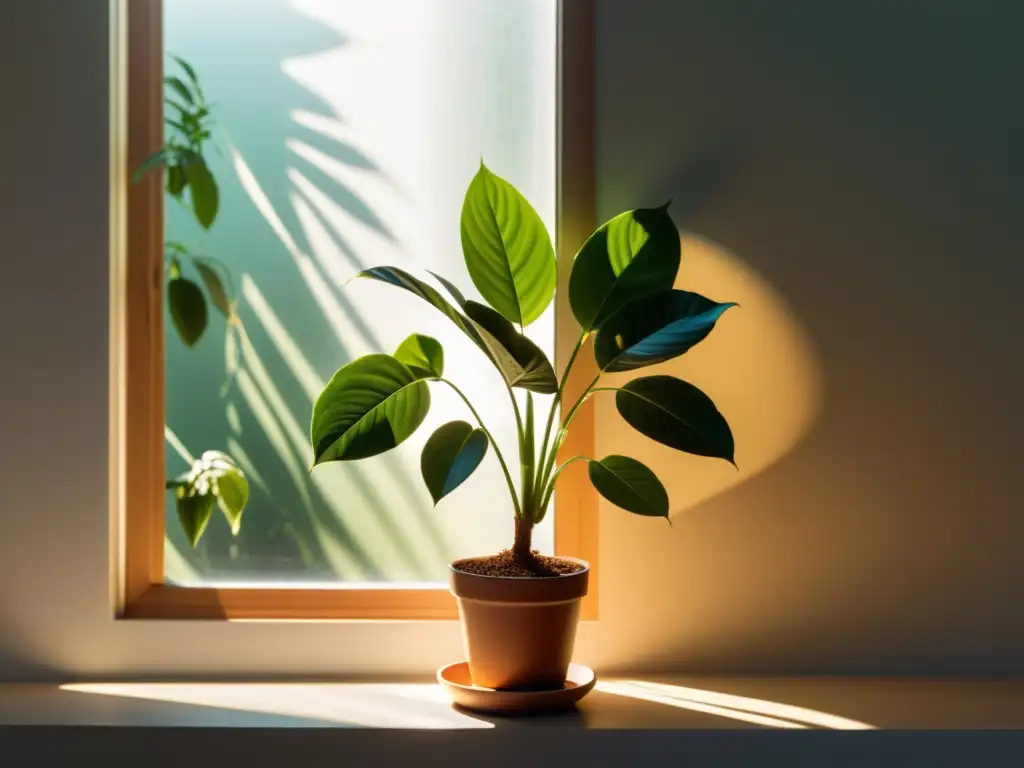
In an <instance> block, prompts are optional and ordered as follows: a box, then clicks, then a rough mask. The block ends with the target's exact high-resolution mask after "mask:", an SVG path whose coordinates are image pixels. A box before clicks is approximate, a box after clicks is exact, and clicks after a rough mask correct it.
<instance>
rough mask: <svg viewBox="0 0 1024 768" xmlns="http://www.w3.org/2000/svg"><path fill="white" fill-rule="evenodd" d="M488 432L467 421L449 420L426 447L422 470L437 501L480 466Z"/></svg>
mask: <svg viewBox="0 0 1024 768" xmlns="http://www.w3.org/2000/svg"><path fill="white" fill-rule="evenodd" d="M488 442H489V441H488V439H487V434H486V433H485V432H484V431H483V430H482V429H473V427H471V426H470V425H469V424H467V423H466V422H464V421H449V422H448V423H447V424H442V425H441V426H440V427H438V428H437V430H435V432H434V434H432V435H431V436H430V439H428V440H427V442H426V445H424V446H423V454H422V455H421V457H420V470H421V471H422V473H423V480H424V482H425V483H426V484H427V490H429V491H430V497H431V498H432V499H433V500H434V503H435V504H437V503H438V502H439V501H440V500H441V499H443V498H444V497H445V496H447V495H448V494H449V493H451V492H452V491H454V490H455V489H456V488H458V487H459V486H460V485H462V483H463V482H465V481H466V479H467V478H468V477H469V476H470V475H471V474H473V471H474V470H475V469H476V468H477V467H478V466H480V462H481V461H483V458H484V454H486V453H487V443H488Z"/></svg>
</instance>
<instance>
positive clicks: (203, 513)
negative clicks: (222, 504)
mask: <svg viewBox="0 0 1024 768" xmlns="http://www.w3.org/2000/svg"><path fill="white" fill-rule="evenodd" d="M213 504H214V497H213V494H212V493H202V494H200V493H189V492H188V490H187V489H186V488H179V489H178V492H177V504H176V506H177V508H178V520H179V521H180V522H181V528H182V530H183V531H184V532H185V536H186V538H188V543H189V544H191V545H192V546H193V547H195V546H196V544H198V543H199V539H200V538H201V537H202V535H203V531H205V530H206V526H207V524H208V523H209V522H210V515H212V514H213Z"/></svg>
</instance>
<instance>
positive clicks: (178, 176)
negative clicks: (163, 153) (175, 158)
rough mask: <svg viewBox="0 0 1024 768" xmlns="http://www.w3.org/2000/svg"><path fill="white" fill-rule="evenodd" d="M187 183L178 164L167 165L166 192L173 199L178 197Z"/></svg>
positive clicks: (183, 170) (183, 171) (183, 172)
mask: <svg viewBox="0 0 1024 768" xmlns="http://www.w3.org/2000/svg"><path fill="white" fill-rule="evenodd" d="M187 183H188V181H187V179H186V178H185V169H184V168H182V167H181V166H180V165H169V166H167V194H169V195H170V196H171V197H173V198H175V199H180V198H181V193H182V192H184V191H185V185H186V184H187Z"/></svg>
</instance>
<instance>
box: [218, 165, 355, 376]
mask: <svg viewBox="0 0 1024 768" xmlns="http://www.w3.org/2000/svg"><path fill="white" fill-rule="evenodd" d="M231 152H232V157H233V158H234V163H235V173H237V174H238V181H239V183H240V184H241V185H242V188H243V189H244V190H245V192H246V194H247V195H248V196H249V199H250V200H252V203H253V205H254V206H255V207H256V210H258V211H259V212H260V214H261V215H262V216H263V218H264V219H266V221H267V224H269V225H270V228H271V230H273V232H274V233H275V234H276V235H277V236H278V238H279V239H280V240H281V243H282V244H283V245H284V247H285V249H286V250H287V251H288V253H289V254H290V255H291V257H292V259H293V260H294V261H295V265H296V267H298V270H299V274H300V275H302V279H303V281H305V283H306V287H307V289H308V290H309V292H310V294H311V295H312V296H313V299H314V300H315V301H316V303H317V306H319V308H320V311H321V312H322V313H323V315H324V317H325V318H326V319H327V324H328V325H329V326H330V328H331V330H332V331H333V332H334V335H335V336H336V337H337V339H338V341H339V342H340V343H341V345H342V346H343V347H345V348H346V349H349V352H350V354H351V355H352V356H353V357H358V356H359V355H363V354H368V353H369V352H371V351H374V350H371V349H370V348H369V346H368V345H365V342H362V345H361V346H360V339H361V338H362V337H361V336H360V335H355V336H353V335H352V334H351V332H350V331H351V326H352V324H351V322H350V320H349V318H348V316H347V314H346V313H345V311H344V310H343V309H342V308H341V306H340V305H339V304H338V302H337V300H336V299H335V298H334V296H333V295H332V294H331V289H330V286H329V285H328V284H327V282H326V281H325V280H324V279H323V277H322V276H321V275H320V273H319V271H318V270H317V268H316V265H314V264H313V261H312V259H310V257H309V256H307V255H306V254H304V253H302V251H300V250H299V247H298V245H296V243H295V239H294V238H293V237H292V236H291V234H290V233H289V232H288V229H287V227H285V225H284V222H282V221H281V217H280V216H278V215H277V212H276V211H275V210H274V206H273V205H272V204H271V202H270V200H269V199H268V198H267V195H266V193H265V192H264V191H263V188H262V187H261V186H260V183H259V181H258V180H257V179H256V176H255V174H253V172H252V170H251V169H250V168H249V165H248V164H247V163H246V162H245V159H244V158H243V157H242V155H241V153H239V152H238V150H236V149H234V148H233V147H232V149H231ZM364 347H365V349H364Z"/></svg>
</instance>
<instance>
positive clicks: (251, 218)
mask: <svg viewBox="0 0 1024 768" xmlns="http://www.w3.org/2000/svg"><path fill="white" fill-rule="evenodd" d="M257 6H258V13H257V15H258V17H259V18H258V19H256V21H255V22H254V26H253V27H252V28H251V29H250V28H249V27H248V26H247V23H246V20H245V19H239V23H240V26H239V28H237V29H234V30H233V31H232V34H233V35H235V36H236V37H237V38H238V39H245V36H246V34H247V33H248V34H250V35H254V34H257V31H258V29H263V30H265V29H267V28H268V27H267V26H266V25H267V24H281V25H285V24H287V25H288V26H287V28H288V29H289V34H288V35H282V36H269V37H268V36H266V35H262V36H260V38H259V39H260V45H259V46H238V47H237V49H236V50H237V52H238V56H237V57H233V58H232V63H231V65H230V67H229V68H228V71H227V72H224V71H220V73H219V74H218V75H216V76H212V77H210V78H209V85H208V86H207V89H208V90H209V91H211V92H216V93H220V94H223V96H221V97H220V98H219V99H218V101H219V103H220V105H222V106H221V110H222V111H221V113H220V114H219V116H218V118H219V120H220V122H221V123H222V124H224V125H225V126H227V127H228V128H229V130H230V133H231V142H232V144H233V145H234V148H235V150H236V151H237V153H238V154H239V155H240V156H241V157H243V158H244V159H245V163H246V164H247V165H248V169H249V170H250V171H251V173H252V175H253V176H254V177H255V178H256V179H257V180H258V182H259V185H260V187H261V188H262V190H266V192H265V195H266V198H267V202H268V203H269V205H270V206H271V208H272V210H273V212H274V214H275V216H277V217H278V218H279V219H280V224H281V225H282V226H283V228H284V230H285V231H286V232H287V235H288V237H290V238H291V240H292V241H293V242H294V248H295V249H296V250H297V251H298V253H294V252H293V253H290V251H291V250H292V249H291V248H290V247H289V246H288V244H287V243H282V242H281V240H280V239H279V237H275V235H274V228H273V227H270V228H268V220H267V219H266V218H265V212H262V211H261V210H259V209H258V207H257V206H256V205H253V204H252V201H251V200H250V199H249V197H248V196H247V192H246V190H245V189H244V188H243V185H242V184H240V183H239V182H240V179H239V178H238V177H237V174H236V173H235V172H234V169H233V168H232V167H231V163H230V159H229V158H225V160H224V163H223V166H222V168H221V173H220V175H219V178H220V179H222V181H221V186H222V194H223V202H222V219H221V220H220V221H219V222H218V227H217V229H218V232H214V233H212V235H211V240H213V239H214V238H216V237H218V236H219V237H220V238H221V239H220V240H219V242H221V243H223V244H224V245H223V247H220V248H219V251H218V252H219V253H222V254H223V256H224V260H225V261H226V262H227V263H228V266H229V268H230V269H231V270H232V271H233V272H234V273H235V274H236V275H238V276H239V277H242V276H243V275H248V276H249V277H250V278H251V280H252V281H253V282H254V283H255V284H257V285H259V286H260V288H261V291H262V292H263V294H264V297H265V299H266V303H267V305H268V306H269V307H271V308H272V309H273V312H274V313H275V314H276V316H277V318H279V319H280V322H281V324H282V325H283V326H284V328H285V329H286V331H287V335H288V336H289V337H290V338H291V339H293V340H296V344H297V346H299V347H300V349H296V350H286V349H282V348H281V345H280V342H279V340H278V339H275V338H272V335H271V334H269V333H267V329H266V328H264V326H263V325H262V319H261V317H260V316H259V315H258V313H256V312H255V311H254V310H253V308H252V307H251V306H249V305H248V304H247V302H245V301H244V299H242V300H240V303H239V308H238V311H239V315H240V317H241V319H242V322H243V325H244V327H245V329H246V332H247V334H248V335H249V338H250V339H251V343H252V347H253V348H255V349H257V350H259V354H258V368H260V369H262V370H261V371H256V370H253V371H249V370H248V369H249V367H250V366H251V365H253V364H256V362H255V361H251V362H246V361H245V360H243V361H241V362H240V374H239V376H235V377H234V378H233V379H232V381H233V383H232V385H231V386H230V388H228V390H227V391H226V393H225V395H224V397H225V401H224V402H221V403H217V404H216V405H215V406H214V408H215V409H216V410H217V411H219V413H220V414H221V417H218V418H216V419H211V418H207V419H205V420H200V419H199V418H198V417H195V416H193V415H192V414H190V413H189V412H188V410H187V409H185V408H183V407H178V408H176V409H171V408H170V406H169V409H168V419H169V420H170V419H172V418H175V419H176V421H175V424H176V425H177V426H176V427H175V428H176V430H177V431H178V432H179V434H180V435H181V436H182V438H183V440H184V442H185V443H186V444H187V445H188V446H189V447H190V448H192V449H200V450H201V449H202V448H205V447H226V445H227V443H228V442H229V441H231V440H235V441H237V442H238V443H239V444H240V445H241V446H242V447H243V448H244V451H245V453H246V455H247V456H248V457H249V459H250V460H251V467H252V470H253V471H254V473H256V474H258V476H259V478H260V480H261V483H259V484H256V483H254V484H253V485H252V495H251V498H250V502H249V506H248V507H247V509H246V512H245V517H244V522H243V526H242V531H241V532H240V534H239V535H238V537H237V538H233V537H232V536H231V534H230V532H229V531H228V530H227V529H226V526H224V525H220V524H217V521H214V523H212V524H211V525H210V526H209V528H208V530H207V532H206V534H205V536H204V538H203V540H202V541H201V543H200V545H199V547H198V548H197V549H196V550H189V549H188V548H187V546H186V547H181V546H180V544H181V543H182V542H181V541H180V539H181V537H180V536H178V531H177V524H176V520H175V512H174V509H173V504H170V505H169V507H168V518H167V520H168V534H169V535H170V536H171V538H172V540H173V541H174V542H175V544H176V545H177V548H178V549H179V550H180V551H181V552H182V553H183V554H184V556H185V558H186V560H187V561H188V562H189V564H190V565H191V566H192V567H194V568H195V569H196V570H197V571H198V572H199V573H200V575H201V576H203V577H206V578H216V579H219V580H223V581H229V580H235V581H239V580H246V579H248V578H258V579H260V580H267V581H278V580H281V581H286V580H289V581H307V580H308V581H330V580H341V581H359V580H392V579H394V578H395V573H396V572H400V573H401V574H402V576H404V577H410V578H416V579H430V580H436V579H439V578H442V574H443V565H444V563H445V562H446V561H447V560H448V559H449V552H448V549H449V547H448V546H447V544H446V542H445V541H444V538H443V537H442V535H441V532H440V530H439V528H438V526H437V522H436V520H434V519H433V516H432V515H431V512H432V510H431V508H430V506H429V499H428V498H427V495H426V494H425V492H424V491H423V489H420V488H417V487H416V486H415V485H414V484H413V483H412V482H410V479H409V478H408V477H406V475H405V470H404V468H403V467H401V466H399V464H398V462H397V460H396V459H395V458H394V457H391V458H388V457H387V456H384V457H381V458H380V459H378V460H375V461H376V462H377V463H376V464H375V465H374V469H375V471H376V472H377V475H378V476H379V475H380V473H381V472H386V478H387V486H388V487H387V488H383V487H375V486H374V484H373V483H372V482H371V481H370V479H369V476H368V475H367V474H365V471H364V470H363V469H361V468H358V467H354V466H352V465H347V466H344V467H339V468H338V470H337V472H338V475H340V476H341V477H342V478H343V480H341V481H335V482H332V483H324V482H322V481H320V479H319V478H313V477H310V475H309V474H308V472H307V470H308V461H309V457H308V455H307V454H306V451H305V450H304V449H303V447H300V445H299V444H298V443H299V440H300V438H301V439H303V440H304V439H305V437H304V431H305V429H306V428H307V427H306V425H308V422H309V416H310V412H311V408H312V400H311V398H310V393H309V387H308V386H304V382H303V381H300V377H299V376H297V374H296V370H295V363H294V360H293V359H292V358H294V357H295V356H296V354H297V355H298V356H299V357H301V358H302V359H303V360H306V361H309V362H308V365H309V367H310V368H311V369H312V370H313V371H314V372H315V376H316V377H318V378H319V379H320V380H322V381H324V382H326V380H327V379H328V378H329V377H330V375H331V374H332V373H333V372H334V370H335V369H336V368H337V367H339V366H340V365H342V364H344V363H345V362H348V361H349V360H350V359H351V358H352V357H353V356H354V355H353V354H352V353H351V352H350V349H349V348H348V346H347V345H346V344H345V343H344V341H343V339H342V338H341V336H340V335H339V333H338V332H337V329H336V328H334V327H332V323H331V320H330V318H329V316H328V314H327V313H326V312H325V311H324V308H323V307H322V306H321V303H320V302H323V301H330V302H331V306H332V308H333V309H336V310H338V311H340V312H341V313H342V314H343V315H344V316H345V317H346V320H347V324H348V326H349V327H350V328H351V329H353V330H354V332H355V334H356V335H357V336H358V337H359V338H358V341H359V346H360V347H369V348H375V349H381V351H386V350H383V349H382V348H381V347H380V344H379V339H378V338H377V336H376V335H375V334H374V332H373V331H372V329H371V328H370V326H369V325H368V324H367V323H366V322H365V321H364V319H363V318H362V317H360V316H359V313H358V312H357V311H356V310H355V308H354V307H353V305H352V303H351V302H350V301H349V300H347V299H346V297H345V296H344V295H343V293H342V292H341V291H340V290H338V288H337V285H336V282H335V281H332V280H330V279H326V277H325V275H324V273H323V265H322V264H319V263H318V262H317V261H316V260H315V259H312V258H309V257H308V256H306V254H310V253H312V252H313V244H312V243H311V242H310V241H309V238H308V233H307V232H306V229H305V227H303V226H302V222H301V221H300V219H299V217H298V215H297V212H296V208H295V205H294V204H293V202H292V195H293V194H294V190H295V185H294V183H293V182H292V180H291V178H290V173H289V171H290V169H292V168H296V169H301V170H300V172H301V173H302V174H303V175H304V176H306V177H307V178H308V179H310V180H311V183H313V184H315V186H316V188H317V189H318V190H319V191H320V192H321V193H322V194H323V195H324V196H326V197H327V198H329V199H330V200H332V201H333V202H334V203H335V204H336V205H338V206H339V207H341V208H343V209H344V210H345V211H346V213H347V214H348V215H349V216H350V217H351V219H352V222H353V223H352V226H360V227H365V228H366V229H368V230H369V231H370V232H373V233H375V234H376V235H377V236H379V237H381V238H383V239H384V240H385V241H394V236H393V234H392V233H391V231H390V229H389V228H388V226H387V225H386V223H385V222H384V221H383V220H382V219H381V217H380V216H379V215H378V214H377V213H376V211H374V210H373V208H372V207H371V206H370V205H369V203H367V202H366V200H365V199H364V197H363V196H361V195H360V194H358V192H357V191H356V190H355V189H353V187H352V185H351V184H349V183H346V182H345V181H344V180H343V178H342V176H341V174H335V173H329V172H327V171H325V170H324V168H325V167H328V168H330V167H331V164H332V163H333V164H337V165H338V166H344V167H346V168H348V169H352V170H354V171H357V172H358V173H359V174H362V175H364V176H366V177H369V178H372V179H373V180H374V181H375V183H383V184H386V185H388V186H390V187H392V188H393V185H392V184H391V182H390V181H389V180H388V179H386V178H385V177H384V174H383V172H382V170H381V168H380V167H379V166H378V164H377V163H376V162H374V161H373V160H372V159H371V158H370V157H368V156H367V155H366V154H365V153H364V152H363V151H361V150H360V149H359V148H358V147H357V146H355V145H354V143H353V142H351V141H348V140H346V139H345V138H344V137H343V129H344V126H345V125H346V118H345V116H344V115H343V114H341V113H340V111H339V110H337V109H336V108H335V107H334V106H333V105H332V103H331V101H330V100H328V99H326V98H324V97H323V96H322V95H320V94H318V93H316V92H315V91H314V90H312V89H310V88H309V87H307V86H306V85H305V84H303V83H300V82H299V81H298V80H296V79H295V78H294V77H292V76H291V75H290V74H289V71H288V70H289V68H288V66H286V65H287V61H288V60H289V59H294V58H296V57H307V56H319V55H322V54H323V53H324V52H325V51H331V50H335V49H338V48H340V47H343V46H345V45H347V44H348V43H349V40H348V38H347V37H346V36H345V35H344V34H342V33H339V32H337V31H336V30H333V29H330V28H328V27H326V26H325V25H322V24H320V23H319V22H317V21H315V20H313V19H309V18H308V17H305V16H302V15H301V14H300V13H298V12H297V11H295V10H294V9H292V8H290V7H289V5H288V4H287V3H286V2H284V0H280V2H277V0H274V1H273V2H261V3H259V4H254V7H257ZM278 14H280V17H278ZM302 20H305V21H306V22H308V24H305V23H300V22H301V21H302ZM299 28H301V30H302V31H301V33H299V32H297V31H295V30H297V29H299ZM191 58H192V60H193V62H194V63H195V64H196V66H197V67H198V68H200V69H204V70H209V71H210V72H211V75H214V73H216V72H218V70H217V69H216V68H215V67H213V66H211V67H203V61H202V56H201V55H192V56H191ZM242 72H244V73H245V75H244V77H245V80H246V82H250V83H251V82H259V83H260V84H261V86H260V88H257V89H253V88H239V87H238V85H237V82H238V81H237V80H235V79H234V78H238V77H241V73H242ZM254 114H258V115H259V116H260V119H259V121H258V124H254V123H253V121H252V115H254ZM311 159H312V160H311ZM314 161H315V162H314ZM309 207H310V208H311V209H312V210H313V211H314V212H316V206H313V205H310V206H309ZM315 215H316V216H317V217H318V219H319V221H320V222H321V224H324V221H323V219H322V217H321V216H320V214H319V213H316V214H315ZM325 229H326V231H328V232H330V233H331V235H332V238H333V241H334V243H335V244H336V246H337V247H338V249H339V251H340V252H342V253H345V254H346V255H347V257H348V258H349V259H350V260H351V261H352V262H353V266H354V265H355V264H356V263H358V261H359V257H358V255H357V254H356V252H355V250H354V248H353V247H352V246H351V244H350V243H348V242H347V241H346V240H345V239H344V235H343V234H342V233H341V232H338V231H337V229H336V228H335V227H333V225H331V226H326V227H325ZM278 234H279V235H280V233H278ZM246 238H249V239H248V240H246ZM310 280H315V281H317V285H318V286H320V285H326V286H330V287H329V288H328V290H327V291H326V292H324V291H318V295H316V296H314V295H313V294H314V291H313V290H312V287H311V284H310V282H309V281H310ZM211 335H216V334H215V333H213V334H211ZM204 343H205V344H210V343H211V342H209V341H204ZM193 352H194V350H193ZM197 364H198V363H197ZM247 372H248V373H247ZM242 374H247V375H242ZM255 374H259V375H255ZM168 375H169V378H170V381H169V390H170V389H172V388H173V387H174V386H175V375H176V373H175V371H174V370H173V367H172V366H170V365H169V368H168ZM218 375H219V376H220V378H221V381H222V380H223V373H222V372H221V373H218ZM209 378H213V372H210V374H209ZM190 383H193V384H194V383H195V379H194V378H193V379H190ZM219 386H220V383H219V382H218V383H217V384H211V385H210V387H209V389H208V390H203V394H202V395H200V397H202V396H204V395H205V392H206V391H211V392H216V391H217V388H218V387H219ZM268 390H272V391H268ZM197 401H198V398H197ZM225 405H227V406H229V407H230V408H231V410H232V413H233V414H234V416H233V418H231V419H228V418H223V414H224V411H225ZM204 413H207V412H206V411H204ZM211 423H213V424H214V426H213V427H211ZM297 425H298V426H297ZM211 430H215V432H216V434H215V435H213V434H212V432H211ZM299 431H301V432H302V433H303V434H302V435H299V434H297V433H298V432H299ZM172 464H173V465H174V466H172ZM336 466H337V465H335V466H332V467H331V468H322V469H320V470H318V472H324V471H327V472H331V471H332V470H334V469H335V467H336ZM176 469H178V467H177V465H176V464H175V460H174V459H173V458H169V462H168V471H174V470H176ZM335 477H337V476H335ZM339 485H340V486H342V487H343V491H342V492H340V493H339V492H338V491H337V488H338V487H339ZM410 516H412V518H413V519H414V520H415V524H414V525H412V526H410V525H409V522H410ZM395 563H404V564H405V566H404V567H402V568H401V569H400V570H399V571H396V569H395V566H394V564H395Z"/></svg>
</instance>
